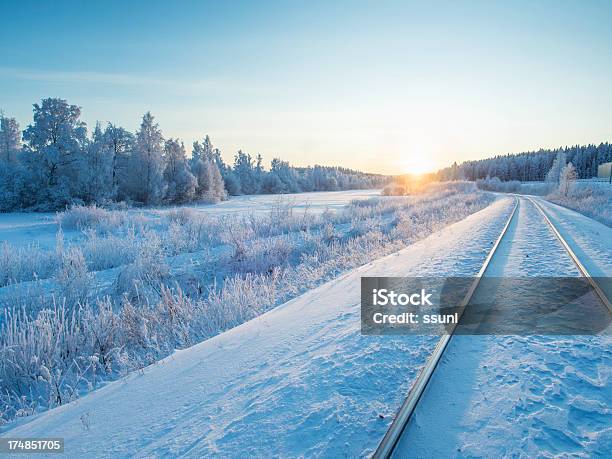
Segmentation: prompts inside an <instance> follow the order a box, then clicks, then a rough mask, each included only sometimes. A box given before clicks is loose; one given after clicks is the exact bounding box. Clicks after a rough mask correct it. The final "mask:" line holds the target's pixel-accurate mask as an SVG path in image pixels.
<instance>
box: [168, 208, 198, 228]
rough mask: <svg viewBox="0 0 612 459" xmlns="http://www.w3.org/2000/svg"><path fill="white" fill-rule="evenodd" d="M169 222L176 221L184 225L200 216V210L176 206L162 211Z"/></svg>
mask: <svg viewBox="0 0 612 459" xmlns="http://www.w3.org/2000/svg"><path fill="white" fill-rule="evenodd" d="M163 215H164V216H165V217H166V219H167V220H168V222H169V223H178V224H180V225H186V224H189V223H191V222H193V221H194V220H198V219H200V218H202V217H201V212H198V211H196V210H194V209H190V208H189V207H176V208H174V209H170V210H168V211H166V212H164V213H163Z"/></svg>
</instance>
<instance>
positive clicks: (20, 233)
mask: <svg viewBox="0 0 612 459" xmlns="http://www.w3.org/2000/svg"><path fill="white" fill-rule="evenodd" d="M379 195H380V190H350V191H328V192H312V193H295V194H270V195H245V196H233V197H231V199H229V200H227V201H222V202H220V203H218V204H190V205H184V206H180V207H165V208H161V209H132V210H130V211H129V213H130V214H136V215H137V214H142V215H144V216H146V217H148V218H155V217H157V216H159V215H160V214H162V215H163V214H165V213H167V212H172V211H174V210H176V209H193V210H194V211H197V212H206V213H210V214H213V215H224V214H233V213H236V212H242V213H266V212H269V211H270V210H271V209H272V208H273V207H275V206H278V205H279V203H281V202H282V203H285V204H288V205H291V207H292V208H293V209H294V210H295V211H298V210H299V211H308V212H310V213H312V214H320V213H322V212H325V211H328V210H329V211H336V210H338V209H340V208H342V207H344V206H346V205H347V204H349V203H350V202H351V201H352V200H353V199H368V198H371V197H374V196H379ZM57 230H58V224H57V219H56V214H55V213H35V212H29V213H24V212H13V213H0V244H2V243H3V242H8V243H10V244H15V245H28V244H37V245H38V246H40V247H44V248H51V247H53V246H54V245H55V242H56V235H57ZM80 233H81V231H80V230H79V229H77V228H74V229H64V236H65V237H67V238H69V239H72V238H78V237H79V236H80Z"/></svg>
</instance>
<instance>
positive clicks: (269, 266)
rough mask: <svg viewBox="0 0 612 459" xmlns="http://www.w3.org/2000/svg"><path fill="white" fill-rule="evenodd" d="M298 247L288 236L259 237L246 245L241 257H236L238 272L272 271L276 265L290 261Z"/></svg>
mask: <svg viewBox="0 0 612 459" xmlns="http://www.w3.org/2000/svg"><path fill="white" fill-rule="evenodd" d="M294 250H296V247H295V246H294V244H293V243H292V241H291V240H289V238H287V237H286V236H277V237H274V238H266V239H257V240H255V241H251V243H250V244H248V245H247V246H245V249H244V252H243V253H242V256H241V257H240V258H236V259H235V261H236V271H237V272H243V273H245V272H250V273H262V272H268V273H270V272H272V270H273V269H274V267H277V266H283V265H285V264H286V263H288V262H289V259H290V257H291V254H292V253H293V252H294Z"/></svg>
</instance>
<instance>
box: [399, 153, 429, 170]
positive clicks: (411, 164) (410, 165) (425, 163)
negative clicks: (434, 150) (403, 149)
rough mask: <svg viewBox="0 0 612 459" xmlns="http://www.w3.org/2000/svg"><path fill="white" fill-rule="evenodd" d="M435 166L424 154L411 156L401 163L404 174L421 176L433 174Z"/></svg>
mask: <svg viewBox="0 0 612 459" xmlns="http://www.w3.org/2000/svg"><path fill="white" fill-rule="evenodd" d="M435 169H436V165H435V164H434V162H433V161H432V160H431V159H429V158H428V157H427V156H426V155H425V154H423V155H421V156H419V155H411V156H410V157H408V158H406V159H405V160H404V161H403V167H402V170H403V172H404V173H405V174H414V175H422V174H426V173H428V172H434V171H435Z"/></svg>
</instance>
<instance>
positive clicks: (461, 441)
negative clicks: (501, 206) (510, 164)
mask: <svg viewBox="0 0 612 459" xmlns="http://www.w3.org/2000/svg"><path fill="white" fill-rule="evenodd" d="M539 202H542V203H543V204H544V206H545V207H546V210H547V211H548V212H549V213H550V216H551V219H552V221H553V222H554V223H555V224H556V225H558V226H559V228H560V231H561V232H562V233H563V236H564V237H565V238H566V240H567V241H568V243H569V244H570V245H571V246H572V247H573V249H574V251H575V252H576V253H577V255H578V256H579V257H580V258H581V260H582V261H583V263H584V264H585V265H586V267H587V269H589V270H590V271H591V272H592V273H593V275H600V276H608V277H609V276H611V275H612V263H611V261H610V254H612V229H610V228H608V227H607V226H605V225H603V224H601V223H598V222H595V221H593V220H590V219H588V218H587V217H585V216H583V215H580V214H577V213H576V212H573V211H571V210H568V209H565V208H562V207H559V206H556V205H554V204H550V203H546V202H544V201H543V200H539ZM485 275H489V276H504V277H533V276H551V277H565V276H578V275H579V272H578V270H577V268H576V267H575V265H574V264H573V263H572V261H571V259H570V258H569V256H568V255H567V253H566V252H565V251H564V249H563V248H562V246H561V244H560V243H559V241H558V240H557V239H556V238H555V236H554V235H553V234H552V232H550V230H549V229H548V227H547V226H546V224H545V223H544V221H543V219H542V216H541V215H540V214H539V213H538V211H537V209H536V208H535V206H534V205H533V204H532V203H531V202H529V201H528V200H527V199H524V198H521V199H520V208H519V210H518V214H517V216H516V218H515V219H514V220H513V223H512V224H511V226H510V227H509V229H508V233H507V235H506V237H505V238H504V240H503V241H502V244H501V245H500V247H499V249H498V253H497V255H496V256H495V257H494V258H493V260H492V264H491V265H490V269H488V270H487V272H486V273H485ZM602 307H603V306H602ZM611 345H612V337H610V336H609V335H608V336H455V337H453V339H452V340H451V342H450V343H449V345H448V348H447V350H446V352H445V354H444V356H443V358H442V360H441V362H440V364H439V365H438V368H437V369H436V371H435V372H434V375H433V377H432V380H431V381H430V383H429V385H428V388H427V390H426V392H425V394H424V396H423V398H422V399H421V401H420V403H419V405H418V406H417V409H416V411H415V413H414V416H413V417H412V418H411V421H410V422H409V424H408V426H407V427H406V430H405V431H404V433H403V435H402V438H401V440H400V442H399V444H398V447H397V449H396V453H395V456H396V457H402V458H403V457H536V456H537V457H568V456H572V455H576V456H580V457H610V452H611V451H612V435H611V432H612V423H611V411H610V409H611V408H610V407H611V406H612V370H611V369H612V347H611Z"/></svg>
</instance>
